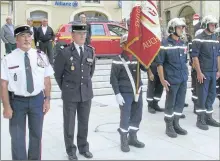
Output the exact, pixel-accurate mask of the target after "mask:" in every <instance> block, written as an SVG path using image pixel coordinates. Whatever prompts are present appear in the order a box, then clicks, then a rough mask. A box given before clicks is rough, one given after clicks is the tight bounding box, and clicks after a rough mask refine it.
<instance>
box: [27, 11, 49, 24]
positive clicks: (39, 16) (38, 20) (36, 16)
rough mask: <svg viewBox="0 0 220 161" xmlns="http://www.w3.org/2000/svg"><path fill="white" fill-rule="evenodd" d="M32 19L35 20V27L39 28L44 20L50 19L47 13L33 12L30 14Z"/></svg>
mask: <svg viewBox="0 0 220 161" xmlns="http://www.w3.org/2000/svg"><path fill="white" fill-rule="evenodd" d="M30 17H31V18H32V19H33V25H34V26H36V27H39V26H40V25H41V20H42V19H43V18H47V19H48V13H47V12H45V11H40V10H38V11H32V12H31V13H30Z"/></svg>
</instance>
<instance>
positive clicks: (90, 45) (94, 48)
mask: <svg viewBox="0 0 220 161" xmlns="http://www.w3.org/2000/svg"><path fill="white" fill-rule="evenodd" d="M86 46H88V47H89V48H91V49H92V50H94V51H95V48H94V47H93V46H91V45H86Z"/></svg>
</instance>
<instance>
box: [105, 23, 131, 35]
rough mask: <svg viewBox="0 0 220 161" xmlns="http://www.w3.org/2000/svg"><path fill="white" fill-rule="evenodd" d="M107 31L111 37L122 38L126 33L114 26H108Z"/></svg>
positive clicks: (124, 30)
mask: <svg viewBox="0 0 220 161" xmlns="http://www.w3.org/2000/svg"><path fill="white" fill-rule="evenodd" d="M108 29H109V31H110V35H111V36H122V35H124V34H126V33H128V31H127V30H126V29H124V28H122V27H120V26H116V25H108Z"/></svg>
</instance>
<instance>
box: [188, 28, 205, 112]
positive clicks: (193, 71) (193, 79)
mask: <svg viewBox="0 0 220 161" xmlns="http://www.w3.org/2000/svg"><path fill="white" fill-rule="evenodd" d="M202 32H203V29H199V30H198V31H196V33H195V37H196V36H197V35H198V34H200V33H202ZM188 48H189V55H190V62H189V65H190V66H191V88H192V89H191V91H192V101H193V104H194V107H193V112H194V113H195V114H196V107H197V106H198V104H197V100H198V97H197V94H196V83H197V80H196V69H195V66H194V65H193V60H192V57H191V53H192V42H190V43H189V44H188Z"/></svg>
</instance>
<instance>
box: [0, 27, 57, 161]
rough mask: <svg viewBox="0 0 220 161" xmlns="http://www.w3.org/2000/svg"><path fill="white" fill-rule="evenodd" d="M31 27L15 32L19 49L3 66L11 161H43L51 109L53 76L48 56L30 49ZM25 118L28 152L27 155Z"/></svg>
mask: <svg viewBox="0 0 220 161" xmlns="http://www.w3.org/2000/svg"><path fill="white" fill-rule="evenodd" d="M31 34H32V32H31V30H30V26H28V25H22V26H18V27H17V28H15V30H14V35H15V36H16V43H17V49H15V50H14V51H12V53H11V54H9V55H7V56H5V57H4V58H3V60H2V62H1V96H2V101H3V108H4V111H3V115H4V118H7V119H9V132H10V135H11V153H12V160H40V159H41V138H42V125H43V118H44V115H45V114H46V113H47V112H48V110H49V109H50V90H51V82H50V76H52V75H53V74H54V71H53V69H52V67H51V65H50V63H49V61H48V59H47V56H46V55H45V54H44V53H43V52H41V51H37V50H36V49H33V48H31V41H32V39H31ZM26 116H28V127H29V149H28V154H27V152H26V141H25V132H26Z"/></svg>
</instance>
